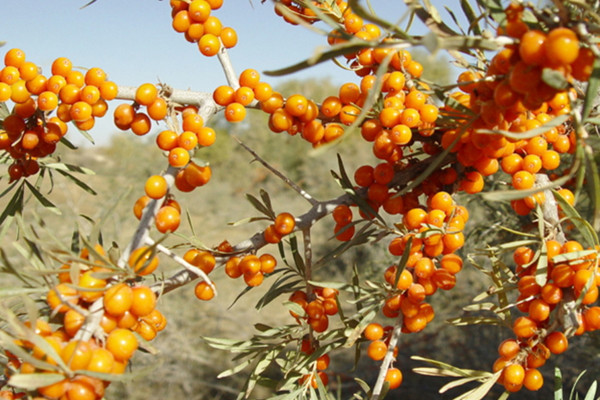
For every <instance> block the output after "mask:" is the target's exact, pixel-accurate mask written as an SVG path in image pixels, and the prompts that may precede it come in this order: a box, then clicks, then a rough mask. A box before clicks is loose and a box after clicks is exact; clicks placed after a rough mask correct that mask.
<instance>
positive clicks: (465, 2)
mask: <svg viewBox="0 0 600 400" xmlns="http://www.w3.org/2000/svg"><path fill="white" fill-rule="evenodd" d="M460 7H461V8H462V10H463V13H464V14H465V17H467V21H469V31H472V32H473V33H474V34H476V35H481V28H479V22H478V21H479V17H478V16H477V14H476V13H475V11H474V10H473V7H472V6H471V3H469V0H460Z"/></svg>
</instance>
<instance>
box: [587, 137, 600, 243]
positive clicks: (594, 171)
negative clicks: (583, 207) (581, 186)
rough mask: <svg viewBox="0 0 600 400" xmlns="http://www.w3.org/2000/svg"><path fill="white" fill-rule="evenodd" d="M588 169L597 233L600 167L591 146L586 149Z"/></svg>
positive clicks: (594, 223) (598, 224)
mask: <svg viewBox="0 0 600 400" xmlns="http://www.w3.org/2000/svg"><path fill="white" fill-rule="evenodd" d="M585 150H586V151H585V161H586V164H587V165H586V169H587V170H588V171H589V172H588V173H587V174H586V178H587V182H588V185H589V187H590V190H589V193H590V197H591V200H592V221H591V225H592V228H593V230H594V231H595V232H598V231H600V174H599V173H598V165H597V164H596V160H595V159H594V152H593V150H592V148H591V147H590V146H586V149H585Z"/></svg>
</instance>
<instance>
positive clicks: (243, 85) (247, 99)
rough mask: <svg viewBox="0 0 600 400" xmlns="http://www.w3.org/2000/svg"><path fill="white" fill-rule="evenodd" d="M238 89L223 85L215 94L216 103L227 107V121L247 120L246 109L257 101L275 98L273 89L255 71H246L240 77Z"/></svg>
mask: <svg viewBox="0 0 600 400" xmlns="http://www.w3.org/2000/svg"><path fill="white" fill-rule="evenodd" d="M238 82H239V85H240V87H239V88H238V89H234V88H232V87H231V86H227V85H222V86H219V87H217V88H216V89H215V91H214V92H213V99H214V101H215V103H217V104H218V105H220V106H223V107H225V119H227V121H229V122H240V121H243V120H244V118H246V107H247V106H249V105H251V104H253V103H254V102H255V101H258V102H263V101H267V100H268V99H270V98H271V96H273V94H274V93H273V88H271V85H269V84H268V83H266V82H261V81H260V74H259V73H258V71H256V70H254V69H251V68H249V69H245V70H244V71H242V73H241V74H240V77H239V80H238Z"/></svg>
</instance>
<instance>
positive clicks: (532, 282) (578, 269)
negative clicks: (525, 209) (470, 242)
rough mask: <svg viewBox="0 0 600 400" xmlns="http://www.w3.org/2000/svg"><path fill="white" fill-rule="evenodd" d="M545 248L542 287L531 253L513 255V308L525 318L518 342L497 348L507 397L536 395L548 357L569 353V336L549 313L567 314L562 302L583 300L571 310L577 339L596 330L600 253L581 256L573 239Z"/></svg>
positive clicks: (517, 329) (516, 326)
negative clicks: (531, 392) (515, 295)
mask: <svg viewBox="0 0 600 400" xmlns="http://www.w3.org/2000/svg"><path fill="white" fill-rule="evenodd" d="M545 246H546V253H547V257H548V266H547V273H546V274H545V276H544V281H545V283H544V282H540V279H539V277H538V278H536V270H537V264H538V260H537V258H536V255H535V252H534V250H533V249H531V248H529V247H526V246H522V247H518V248H517V249H515V251H514V253H513V260H514V262H515V264H516V266H517V269H516V273H517V276H519V281H518V284H517V288H518V291H519V297H518V299H517V303H516V304H517V308H518V309H519V310H520V311H522V312H523V313H526V314H527V315H526V316H521V317H518V318H516V319H515V320H514V322H513V332H514V334H515V336H516V339H507V340H505V341H504V342H502V343H501V344H500V346H499V347H498V353H499V356H500V357H499V358H498V359H497V360H496V362H495V363H494V366H493V370H494V372H497V371H500V370H502V375H501V377H500V380H499V382H500V383H502V384H504V386H505V387H506V389H507V390H509V391H511V392H514V391H518V390H520V389H521V387H523V386H524V387H525V388H527V389H529V390H538V389H539V388H540V387H541V386H542V384H543V378H542V375H541V374H540V373H539V371H538V370H537V368H539V367H541V366H543V365H544V364H545V363H546V360H547V359H548V358H549V357H550V355H551V354H560V353H562V352H564V351H566V350H567V348H568V344H569V342H568V338H567V336H566V335H565V333H563V332H561V331H559V330H557V326H556V322H554V323H553V322H551V316H552V314H558V313H561V312H563V313H564V312H567V311H565V310H563V309H562V307H561V304H562V303H563V302H565V301H574V300H575V299H578V298H579V297H580V296H581V305H580V306H579V307H578V308H577V309H575V310H572V312H574V313H575V318H576V320H577V324H578V326H577V327H574V328H575V331H574V334H575V335H582V334H583V333H584V332H586V331H594V330H597V329H600V307H598V306H593V305H592V304H594V303H595V302H596V301H597V300H598V285H600V270H599V269H598V253H597V251H598V249H588V250H587V251H585V252H584V248H583V246H582V245H581V244H580V243H579V242H577V241H574V240H569V241H567V242H565V243H563V244H561V243H560V242H558V241H556V240H547V241H546V242H545ZM586 288H587V290H586ZM584 291H585V292H584ZM568 312H571V311H568ZM564 318H567V316H566V315H565V316H559V315H556V317H555V318H553V319H552V320H556V321H559V320H561V319H564Z"/></svg>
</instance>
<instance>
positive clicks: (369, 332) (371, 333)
mask: <svg viewBox="0 0 600 400" xmlns="http://www.w3.org/2000/svg"><path fill="white" fill-rule="evenodd" d="M383 334H384V331H383V326H381V325H380V324H378V323H375V322H372V323H370V324H369V325H367V326H366V328H365V330H364V332H363V335H364V336H365V339H367V340H371V341H374V340H380V339H382V338H383Z"/></svg>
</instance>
